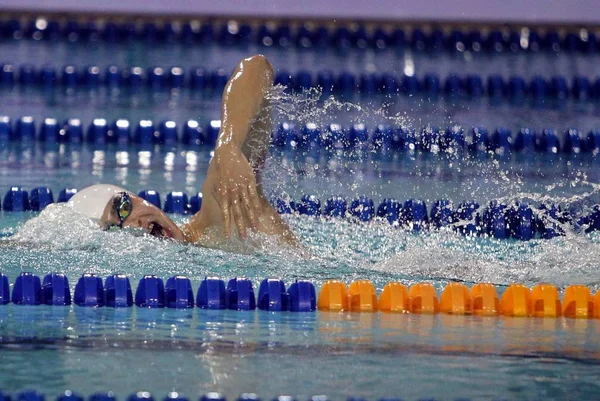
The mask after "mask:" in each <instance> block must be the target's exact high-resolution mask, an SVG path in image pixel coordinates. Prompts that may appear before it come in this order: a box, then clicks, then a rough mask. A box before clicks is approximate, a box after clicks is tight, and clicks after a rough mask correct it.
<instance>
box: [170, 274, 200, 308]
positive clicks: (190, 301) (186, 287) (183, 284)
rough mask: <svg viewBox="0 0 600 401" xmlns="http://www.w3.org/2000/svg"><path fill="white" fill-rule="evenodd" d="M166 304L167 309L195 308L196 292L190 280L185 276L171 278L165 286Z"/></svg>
mask: <svg viewBox="0 0 600 401" xmlns="http://www.w3.org/2000/svg"><path fill="white" fill-rule="evenodd" d="M165 303H166V306H167V308H175V309H187V308H193V307H194V290H193V289H192V283H191V281H190V279H189V278H187V277H185V276H173V277H170V278H169V279H168V280H167V284H166V286H165Z"/></svg>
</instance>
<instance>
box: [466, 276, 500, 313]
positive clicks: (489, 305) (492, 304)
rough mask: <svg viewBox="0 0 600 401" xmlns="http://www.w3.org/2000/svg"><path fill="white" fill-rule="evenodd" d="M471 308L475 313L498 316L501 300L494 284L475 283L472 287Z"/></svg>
mask: <svg viewBox="0 0 600 401" xmlns="http://www.w3.org/2000/svg"><path fill="white" fill-rule="evenodd" d="M471 305H472V306H471V310H472V312H473V314H474V315H481V316H496V315H498V314H499V313H500V300H499V299H498V292H497V291H496V287H495V286H494V285H493V284H488V283H481V284H475V285H474V286H473V288H471Z"/></svg>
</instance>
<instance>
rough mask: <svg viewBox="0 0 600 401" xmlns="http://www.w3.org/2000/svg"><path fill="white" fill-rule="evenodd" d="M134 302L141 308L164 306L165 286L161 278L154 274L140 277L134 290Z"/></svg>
mask: <svg viewBox="0 0 600 401" xmlns="http://www.w3.org/2000/svg"><path fill="white" fill-rule="evenodd" d="M135 304H136V305H137V306H139V307H142V308H151V309H154V308H164V307H165V286H164V282H163V280H162V279H161V278H159V277H156V276H155V275H146V276H144V277H142V278H141V279H140V282H139V283H138V287H137V290H136V292H135Z"/></svg>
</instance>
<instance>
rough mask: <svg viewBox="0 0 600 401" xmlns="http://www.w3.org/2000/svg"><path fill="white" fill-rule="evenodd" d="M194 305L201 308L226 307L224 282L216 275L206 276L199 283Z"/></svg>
mask: <svg viewBox="0 0 600 401" xmlns="http://www.w3.org/2000/svg"><path fill="white" fill-rule="evenodd" d="M196 305H198V307H199V308H202V309H226V308H227V290H226V289H225V282H224V281H223V280H221V279H219V278H216V277H207V278H205V279H204V280H202V282H201V283H200V287H199V288H198V295H197V297H196Z"/></svg>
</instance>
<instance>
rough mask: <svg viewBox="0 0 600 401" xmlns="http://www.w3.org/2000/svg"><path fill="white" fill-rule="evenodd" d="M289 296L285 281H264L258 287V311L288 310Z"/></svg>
mask: <svg viewBox="0 0 600 401" xmlns="http://www.w3.org/2000/svg"><path fill="white" fill-rule="evenodd" d="M288 302H289V296H288V293H287V292H286V290H285V284H284V283H283V280H279V279H264V280H263V281H261V283H260V286H259V287H258V302H257V304H258V305H257V306H258V309H261V310H266V311H270V312H281V311H286V310H288Z"/></svg>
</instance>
